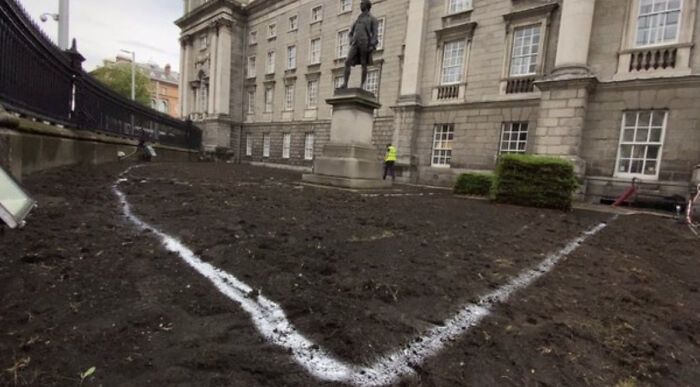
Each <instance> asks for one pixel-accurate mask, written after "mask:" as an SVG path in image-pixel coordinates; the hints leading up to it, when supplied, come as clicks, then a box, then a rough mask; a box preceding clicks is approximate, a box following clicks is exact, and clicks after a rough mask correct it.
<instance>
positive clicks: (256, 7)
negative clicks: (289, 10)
mask: <svg viewBox="0 0 700 387" xmlns="http://www.w3.org/2000/svg"><path fill="white" fill-rule="evenodd" d="M296 1H297V0H255V1H253V2H252V3H250V4H248V5H247V6H246V7H244V10H245V13H246V15H250V14H252V13H254V12H257V11H260V10H261V9H264V8H266V7H270V6H273V5H274V6H276V7H278V8H280V7H284V6H286V5H288V4H291V3H294V2H296Z"/></svg>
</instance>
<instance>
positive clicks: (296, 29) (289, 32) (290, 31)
mask: <svg viewBox="0 0 700 387" xmlns="http://www.w3.org/2000/svg"><path fill="white" fill-rule="evenodd" d="M297 31H299V29H298V28H295V29H293V30H289V31H287V33H288V34H291V33H292V32H297Z"/></svg>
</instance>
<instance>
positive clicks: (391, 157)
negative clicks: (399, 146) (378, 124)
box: [384, 146, 396, 161]
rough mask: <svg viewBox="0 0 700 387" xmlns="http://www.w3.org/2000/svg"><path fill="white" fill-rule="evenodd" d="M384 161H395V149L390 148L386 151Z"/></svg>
mask: <svg viewBox="0 0 700 387" xmlns="http://www.w3.org/2000/svg"><path fill="white" fill-rule="evenodd" d="M384 161H396V148H394V147H393V146H390V147H389V148H388V149H387V150H386V157H384Z"/></svg>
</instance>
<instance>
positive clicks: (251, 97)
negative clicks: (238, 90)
mask: <svg viewBox="0 0 700 387" xmlns="http://www.w3.org/2000/svg"><path fill="white" fill-rule="evenodd" d="M248 114H255V89H249V90H248Z"/></svg>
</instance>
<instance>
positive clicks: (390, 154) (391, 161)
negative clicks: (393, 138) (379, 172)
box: [384, 144, 396, 181]
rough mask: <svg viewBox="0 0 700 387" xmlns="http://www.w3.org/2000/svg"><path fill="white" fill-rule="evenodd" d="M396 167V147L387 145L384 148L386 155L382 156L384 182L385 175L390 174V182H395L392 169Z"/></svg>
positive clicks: (394, 173)
mask: <svg viewBox="0 0 700 387" xmlns="http://www.w3.org/2000/svg"><path fill="white" fill-rule="evenodd" d="M395 165H396V147H395V146H393V145H391V144H388V145H387V146H386V155H385V156H384V180H386V175H387V174H389V173H391V181H395V180H396V172H395V171H394V167H395Z"/></svg>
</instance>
